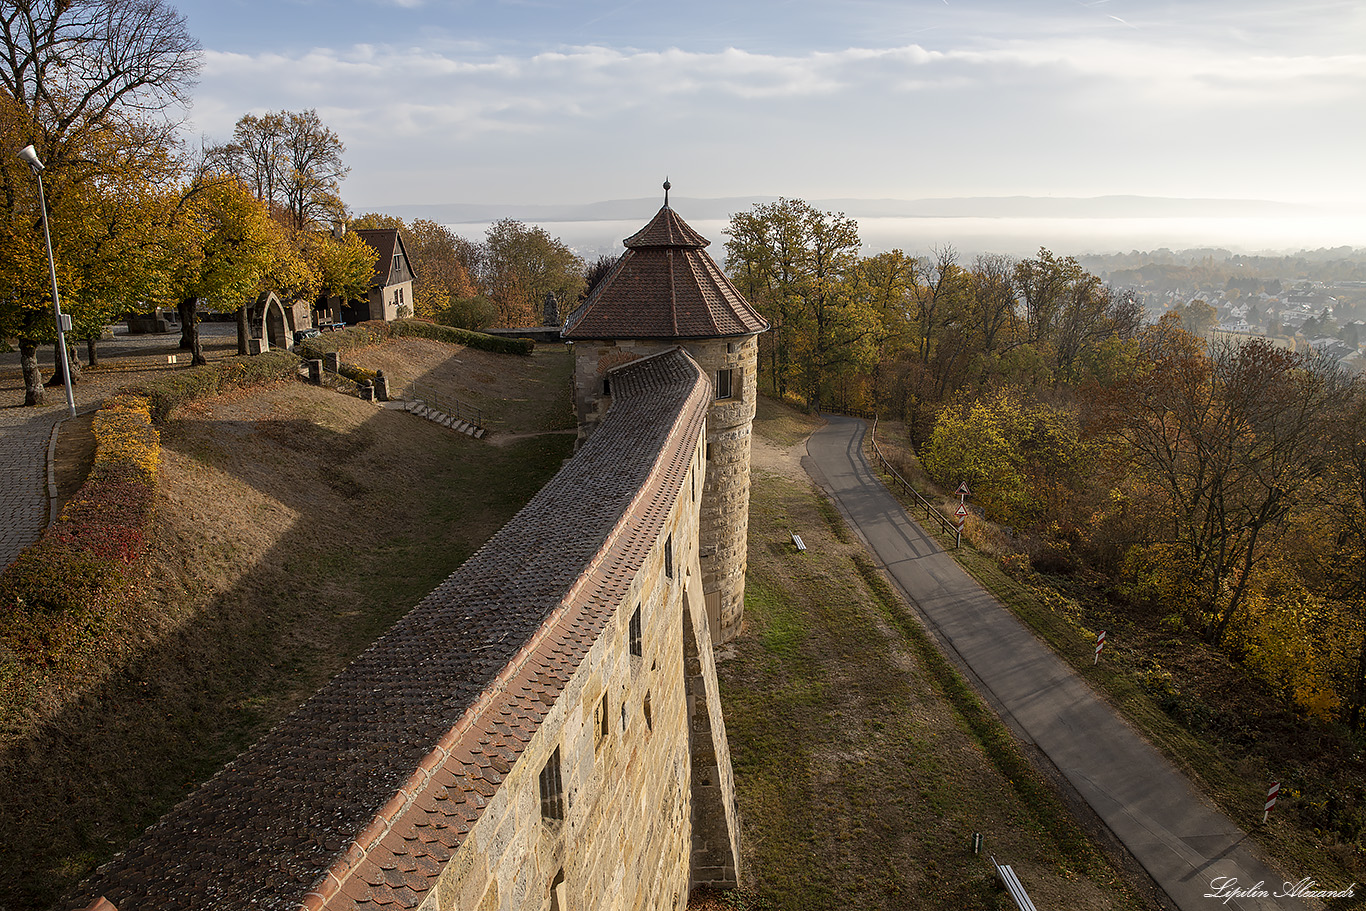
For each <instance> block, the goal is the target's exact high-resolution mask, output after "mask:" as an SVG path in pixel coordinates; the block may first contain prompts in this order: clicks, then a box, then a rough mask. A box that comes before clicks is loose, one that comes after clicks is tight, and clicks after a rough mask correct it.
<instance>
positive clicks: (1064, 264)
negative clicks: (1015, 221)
mask: <svg viewBox="0 0 1366 911" xmlns="http://www.w3.org/2000/svg"><path fill="white" fill-rule="evenodd" d="M1013 278H1014V285H1015V288H1016V290H1017V292H1018V293H1019V296H1020V302H1021V306H1022V311H1023V313H1022V317H1023V320H1022V322H1023V327H1022V328H1023V330H1024V332H1023V335H1024V341H1025V343H1027V344H1029V345H1031V346H1033V347H1034V348H1035V350H1036V351H1038V353H1039V354H1040V355H1041V356H1042V357H1043V359H1044V361H1045V363H1046V364H1047V365H1048V367H1049V369H1050V371H1051V372H1052V379H1053V380H1054V381H1062V382H1072V381H1074V380H1077V379H1079V378H1080V376H1081V373H1082V368H1083V365H1084V364H1085V361H1086V359H1087V355H1088V352H1089V350H1090V349H1092V348H1094V347H1095V346H1096V345H1098V344H1101V343H1102V342H1104V341H1105V340H1107V339H1112V338H1119V339H1126V338H1130V337H1132V336H1133V335H1134V333H1135V332H1136V331H1137V329H1138V327H1139V325H1140V322H1141V320H1140V317H1141V311H1140V310H1139V309H1138V308H1137V306H1136V301H1135V300H1133V299H1132V298H1130V297H1128V296H1124V295H1119V294H1115V293H1114V292H1113V291H1112V290H1111V289H1110V288H1108V287H1107V286H1105V285H1103V284H1102V283H1101V281H1100V279H1099V278H1097V277H1096V276H1094V275H1091V274H1090V273H1089V272H1087V271H1086V270H1085V269H1083V268H1082V267H1081V266H1080V265H1079V264H1078V263H1077V261H1076V260H1075V259H1073V258H1072V257H1070V256H1069V257H1065V258H1058V257H1057V256H1054V255H1053V254H1052V253H1050V252H1049V251H1048V250H1044V249H1040V250H1039V255H1038V257H1036V258H1035V259H1027V260H1022V261H1021V262H1019V263H1016V265H1015V270H1014V276H1013Z"/></svg>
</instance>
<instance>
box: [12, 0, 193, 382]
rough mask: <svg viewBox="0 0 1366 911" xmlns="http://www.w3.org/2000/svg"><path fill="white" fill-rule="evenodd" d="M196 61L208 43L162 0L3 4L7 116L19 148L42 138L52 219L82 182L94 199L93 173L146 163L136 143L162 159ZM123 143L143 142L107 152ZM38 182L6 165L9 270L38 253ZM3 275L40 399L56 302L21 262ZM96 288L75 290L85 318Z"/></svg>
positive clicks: (117, 223)
mask: <svg viewBox="0 0 1366 911" xmlns="http://www.w3.org/2000/svg"><path fill="white" fill-rule="evenodd" d="M198 66H199V45H198V44H197V42H195V41H194V39H193V38H191V37H190V35H189V33H188V31H187V30H186V27H185V21H184V18H183V17H182V16H180V14H179V13H177V12H176V11H175V10H174V9H172V8H171V7H170V6H168V5H166V4H165V3H163V2H161V0H73V2H55V0H47V2H31V3H17V4H8V5H5V6H4V7H2V8H0V105H2V106H3V108H4V110H3V111H0V127H3V135H4V136H5V137H6V140H7V143H6V144H7V145H8V146H9V147H10V148H12V149H18V148H21V147H22V146H25V145H28V144H33V145H34V146H35V147H36V149H37V152H38V156H39V158H40V159H42V160H43V162H44V164H45V165H46V170H45V172H44V179H45V183H46V188H47V190H48V204H49V212H50V214H52V215H53V224H54V225H55V224H56V217H55V216H56V213H58V212H67V211H71V210H70V208H69V203H70V202H72V201H74V200H75V198H76V195H77V194H84V195H83V196H82V197H81V198H82V199H83V200H85V201H87V202H89V201H90V200H92V199H94V198H95V197H94V196H92V195H91V194H92V193H94V192H96V190H95V187H98V184H97V183H94V184H93V185H92V182H96V181H98V180H99V179H101V178H102V177H103V178H105V179H106V189H108V187H109V186H112V185H113V184H114V183H116V182H117V173H116V172H117V171H118V169H119V168H121V167H123V168H126V167H129V166H133V167H134V168H135V170H140V169H141V168H142V167H143V164H144V163H145V160H146V158H145V157H144V156H141V155H138V154H136V153H138V152H141V151H145V152H147V153H148V156H149V157H150V159H151V160H153V161H154V160H155V159H156V158H157V156H159V155H161V154H162V152H163V151H164V150H165V149H167V148H169V147H171V146H172V145H173V142H174V140H173V136H172V127H171V124H170V122H169V119H167V118H163V117H161V116H160V115H162V114H164V113H166V112H169V111H170V110H172V109H174V108H175V107H176V106H177V105H178V104H180V103H182V102H184V101H185V100H186V98H187V93H188V90H189V88H190V86H191V85H193V83H194V78H195V75H196V73H197V71H198ZM120 143H129V144H128V145H126V146H123V145H120ZM118 149H125V150H127V151H129V152H131V153H135V154H133V155H132V157H131V158H130V157H129V156H126V155H116V156H114V157H113V158H111V157H109V153H110V151H111V150H118ZM3 157H4V158H6V159H9V158H12V157H13V156H12V155H6V156H3ZM32 183H33V176H32V174H29V173H27V168H22V169H20V168H15V167H13V166H11V165H9V164H8V162H7V163H6V165H5V166H3V167H0V196H2V197H3V199H4V202H5V209H4V212H5V213H6V215H5V216H4V221H5V224H4V225H3V226H0V232H3V234H4V237H3V238H0V241H2V242H0V246H3V247H5V248H7V249H8V250H9V253H10V255H9V256H7V257H6V260H7V261H6V262H5V264H4V265H5V269H6V270H7V271H8V270H10V269H16V270H19V269H30V268H32V267H33V266H35V265H36V264H37V263H36V262H35V261H34V259H33V257H32V256H31V253H32V252H33V251H34V249H35V247H36V246H37V244H35V243H34V242H33V238H32V235H33V232H34V226H35V225H37V224H39V221H38V218H39V213H38V207H37V205H36V199H35V194H34V192H33V188H32ZM68 197H70V199H69V198H68ZM101 218H103V216H101ZM127 223H128V222H127V219H115V220H114V221H108V220H107V219H106V226H107V228H108V229H109V230H106V235H107V236H110V237H112V235H110V234H109V231H110V230H112V231H113V234H118V235H121V234H122V231H121V226H123V225H126V224H127ZM52 233H53V234H54V235H55V236H54V238H53V242H54V247H56V246H58V245H61V246H62V247H63V249H64V250H67V251H69V250H72V249H75V246H74V245H73V242H72V239H71V238H70V237H69V236H63V235H62V234H60V233H59V232H57V231H54V232H52ZM93 233H98V232H93ZM39 243H41V241H39ZM104 249H105V250H106V251H108V250H110V249H112V245H106V246H105V248H104ZM55 252H56V251H55V250H54V254H55ZM85 252H88V251H85ZM96 258H97V257H96ZM87 261H88V260H87ZM58 270H59V275H58V284H59V285H64V284H65V283H66V282H67V281H68V280H70V279H71V277H72V273H73V271H76V272H79V271H83V270H82V269H80V268H77V269H75V270H73V269H72V268H70V267H66V266H63V265H59V266H58ZM85 271H87V274H92V273H89V271H88V270H85ZM37 274H41V273H37ZM0 281H3V282H4V284H5V286H6V291H7V292H8V293H6V294H4V295H3V301H4V302H3V303H0V311H4V313H3V314H0V323H3V324H5V325H6V326H7V327H8V328H9V331H11V332H12V333H13V335H14V337H16V338H18V340H19V347H20V355H21V358H20V359H21V363H22V364H23V368H24V385H25V401H26V402H27V403H28V404H41V402H42V400H43V388H42V377H41V375H40V374H39V371H38V367H37V359H36V356H35V355H36V346H37V344H38V342H39V341H40V340H43V339H45V338H49V337H51V336H52V334H53V333H54V331H55V330H54V329H53V328H52V327H51V319H50V318H48V319H46V320H44V318H43V314H44V313H50V299H49V298H50V288H43V287H42V285H43V284H44V283H42V282H33V281H30V280H29V278H28V277H27V276H25V275H23V274H20V273H19V272H17V271H16V272H14V273H12V274H6V275H5V276H2V277H0ZM93 299H94V297H93V295H92V296H85V297H82V296H81V295H80V294H74V295H73V296H72V301H71V303H72V307H71V311H72V312H71V315H72V316H73V317H74V318H75V319H76V320H77V322H82V321H88V320H89V319H91V318H93V317H92V315H90V314H85V313H82V312H81V306H82V304H83V301H87V300H93Z"/></svg>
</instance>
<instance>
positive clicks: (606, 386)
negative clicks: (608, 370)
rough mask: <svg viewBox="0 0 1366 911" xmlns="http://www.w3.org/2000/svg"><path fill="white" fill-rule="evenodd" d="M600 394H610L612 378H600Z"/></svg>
mask: <svg viewBox="0 0 1366 911" xmlns="http://www.w3.org/2000/svg"><path fill="white" fill-rule="evenodd" d="M602 394H603V395H611V394H612V378H611V377H610V376H605V377H603V378H602Z"/></svg>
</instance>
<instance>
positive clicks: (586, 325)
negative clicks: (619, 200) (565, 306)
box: [561, 205, 768, 339]
mask: <svg viewBox="0 0 1366 911" xmlns="http://www.w3.org/2000/svg"><path fill="white" fill-rule="evenodd" d="M623 243H624V244H625V245H626V252H625V253H623V254H622V255H621V258H620V259H618V260H617V264H616V266H615V268H613V269H612V271H611V272H610V273H608V275H607V277H606V278H604V279H603V280H602V281H601V282H599V283H598V285H597V287H595V288H594V289H593V293H592V294H590V295H589V296H588V299H587V300H586V301H584V302H583V304H581V305H580V306H579V307H578V309H576V310H575V311H574V312H573V313H571V314H570V315H569V318H568V319H567V320H566V321H565V325H564V329H563V330H562V333H561V334H562V335H563V336H564V337H565V338H567V339H617V338H640V339H644V338H658V339H688V338H729V337H735V336H744V335H753V334H755V333H758V332H763V331H765V330H766V329H768V321H767V320H765V319H764V318H763V317H762V316H760V315H759V312H758V311H757V310H755V309H754V308H753V307H751V306H750V305H749V302H748V301H746V300H745V298H744V296H743V295H741V294H740V292H739V291H738V290H737V289H736V288H735V286H734V285H732V284H731V282H730V279H728V278H726V275H725V273H724V272H722V271H721V268H720V267H719V266H717V265H716V263H715V261H713V260H712V258H711V257H710V256H709V255H708V254H707V252H706V250H705V249H704V248H705V247H706V246H707V245H708V243H709V241H708V240H707V239H706V238H705V237H703V236H702V235H701V234H698V233H697V232H696V231H694V230H693V229H692V228H691V227H690V226H689V225H688V224H687V222H685V221H683V219H681V218H679V217H678V215H677V214H676V213H675V212H674V211H673V210H672V209H670V208H669V207H668V205H665V206H664V207H663V208H662V209H660V210H659V212H658V214H656V215H655V217H654V218H653V219H651V221H650V223H649V224H647V225H646V226H645V227H643V228H641V229H640V230H639V231H637V232H636V233H635V234H633V235H631V236H630V237H628V238H626V240H625V241H624V242H623Z"/></svg>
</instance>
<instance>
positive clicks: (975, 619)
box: [803, 415, 1348, 911]
mask: <svg viewBox="0 0 1366 911" xmlns="http://www.w3.org/2000/svg"><path fill="white" fill-rule="evenodd" d="M827 417H828V419H829V421H830V423H829V425H827V426H826V427H824V428H822V429H821V430H819V431H817V432H816V433H815V434H814V435H812V437H811V438H810V440H808V441H807V453H808V458H807V459H805V460H803V462H804V464H805V465H806V466H807V470H808V471H809V472H810V473H811V475H812V476H813V477H814V478H815V479H816V481H817V483H819V484H820V485H821V486H822V487H823V488H824V489H825V490H826V492H827V493H828V494H829V495H830V496H831V497H832V498H833V499H834V500H835V502H836V503H837V504H838V506H839V507H840V509H841V510H842V512H843V513H844V515H845V516H846V518H848V519H849V520H850V522H851V523H852V524H853V525H854V526H855V527H856V528H857V529H858V530H859V532H860V534H861V535H862V536H863V538H864V540H865V541H866V542H867V544H868V546H869V548H870V549H871V550H872V552H873V554H874V556H876V557H877V559H878V560H879V562H881V563H882V564H883V566H884V567H885V568H886V569H887V571H888V572H889V573H890V574H891V576H892V577H893V578H894V579H895V580H896V582H897V584H898V585H899V586H900V587H901V589H902V591H903V592H904V593H905V594H906V595H907V596H908V597H909V598H910V600H911V601H912V602H913V603H914V604H915V605H916V607H917V608H918V609H919V612H920V614H921V616H922V617H923V618H924V619H925V620H926V622H927V623H928V624H929V625H930V626H931V627H932V628H933V630H934V631H935V632H936V634H937V636H938V638H939V639H940V641H941V643H947V646H948V647H949V648H951V649H952V650H953V651H954V652H956V653H957V655H958V657H960V658H961V659H962V662H963V663H964V664H966V665H967V667H968V668H970V669H971V671H972V673H973V674H974V675H975V676H976V678H977V682H978V683H979V684H980V687H981V688H984V689H985V690H986V692H985V693H984V695H985V696H986V697H987V698H988V699H989V700H990V701H991V702H992V704H993V705H994V706H995V707H996V709H997V711H998V712H1000V713H1001V714H1002V716H1003V717H1004V718H1005V720H1006V722H1007V723H1008V724H1009V725H1010V726H1011V727H1012V728H1013V729H1014V730H1015V732H1016V734H1017V735H1018V736H1020V737H1022V738H1023V739H1025V740H1026V741H1027V742H1029V743H1032V744H1034V745H1035V746H1036V747H1038V749H1039V750H1041V751H1042V752H1043V753H1044V755H1046V756H1047V757H1048V758H1049V759H1050V760H1051V761H1052V762H1053V764H1054V765H1055V766H1056V767H1057V768H1058V770H1059V771H1060V772H1061V773H1062V774H1063V775H1064V776H1065V777H1066V778H1067V780H1068V781H1069V782H1070V783H1071V785H1072V787H1074V788H1075V789H1076V791H1077V793H1078V794H1079V795H1081V797H1082V798H1084V799H1085V800H1086V801H1087V802H1088V803H1089V804H1090V805H1091V807H1092V808H1093V809H1094V810H1095V811H1096V814H1097V815H1098V816H1099V817H1100V818H1101V819H1102V820H1103V821H1104V822H1105V824H1106V825H1107V826H1109V827H1110V829H1111V831H1113V832H1114V834H1115V835H1116V836H1117V837H1118V838H1119V840H1120V841H1121V842H1123V843H1124V845H1125V846H1126V847H1127V848H1128V849H1129V852H1130V853H1131V854H1132V855H1133V856H1134V858H1135V859H1137V861H1138V862H1139V863H1140V864H1142V866H1143V867H1144V869H1146V870H1147V871H1148V873H1149V875H1151V876H1152V878H1153V879H1154V880H1155V881H1156V882H1157V884H1158V885H1159V886H1160V887H1161V888H1162V889H1163V890H1164V891H1165V892H1166V893H1167V895H1168V896H1169V897H1170V898H1171V900H1172V902H1173V903H1174V904H1175V905H1176V906H1177V907H1178V908H1180V909H1182V911H1216V909H1218V908H1238V909H1245V911H1251V909H1257V911H1270V909H1292V908H1294V909H1300V908H1305V907H1307V906H1306V904H1305V903H1304V901H1303V900H1299V899H1292V898H1276V897H1275V894H1276V893H1277V892H1280V891H1284V890H1285V885H1284V884H1285V881H1286V879H1287V877H1285V876H1283V875H1281V874H1280V873H1279V872H1276V871H1273V870H1272V869H1271V868H1269V867H1268V866H1267V865H1266V864H1265V863H1264V862H1262V861H1261V860H1259V859H1258V858H1257V857H1255V856H1254V855H1253V853H1252V851H1251V850H1250V846H1251V842H1250V839H1248V836H1247V834H1246V833H1245V832H1243V831H1242V830H1241V829H1239V828H1238V827H1237V826H1236V825H1234V823H1233V822H1232V821H1231V820H1230V819H1228V817H1226V816H1224V815H1223V814H1222V813H1220V812H1218V811H1217V810H1215V809H1214V808H1213V807H1212V806H1210V804H1208V803H1207V802H1206V801H1205V800H1204V798H1203V797H1201V796H1200V795H1199V794H1198V793H1197V792H1196V790H1195V789H1194V788H1193V787H1192V785H1191V783H1190V781H1189V780H1188V779H1187V778H1186V777H1185V776H1184V775H1183V774H1181V773H1180V772H1179V771H1178V770H1177V769H1176V768H1175V767H1174V766H1173V765H1172V764H1171V763H1169V762H1168V761H1167V760H1166V759H1165V758H1163V757H1162V756H1161V755H1160V754H1159V753H1158V752H1157V751H1156V750H1155V749H1153V747H1151V746H1149V745H1148V743H1147V742H1146V741H1144V740H1143V739H1142V738H1141V737H1139V736H1138V735H1137V734H1136V733H1134V731H1133V730H1132V729H1131V728H1130V727H1129V726H1128V725H1127V724H1125V722H1123V721H1122V720H1120V718H1119V717H1118V716H1117V715H1116V714H1115V712H1114V711H1113V710H1112V709H1111V708H1110V707H1109V706H1108V705H1107V704H1106V703H1105V702H1104V701H1102V700H1101V699H1100V698H1099V697H1097V696H1096V694H1095V693H1094V692H1093V691H1092V690H1091V689H1090V687H1089V686H1087V684H1086V683H1084V682H1083V681H1082V680H1081V679H1080V678H1078V677H1077V676H1076V675H1075V674H1074V673H1073V672H1072V670H1071V669H1070V668H1069V667H1068V666H1067V665H1066V664H1064V663H1063V662H1062V660H1061V659H1059V658H1058V657H1057V656H1055V655H1054V654H1053V652H1052V651H1051V650H1050V649H1049V648H1048V647H1047V646H1045V645H1043V644H1042V643H1041V642H1040V641H1039V640H1037V639H1035V638H1034V636H1033V635H1032V634H1031V633H1030V632H1029V631H1028V630H1026V629H1025V627H1024V626H1023V625H1022V624H1021V623H1020V622H1019V621H1018V620H1016V619H1015V617H1014V615H1012V614H1011V613H1010V612H1009V611H1007V610H1006V609H1005V608H1003V607H1001V605H1000V604H998V603H997V602H996V600H995V599H994V598H992V597H991V596H990V595H989V594H987V592H986V591H985V590H984V589H982V588H981V587H980V586H979V585H978V584H977V583H976V582H975V581H974V580H973V579H972V578H971V577H970V576H968V575H967V574H966V573H964V572H963V571H962V570H961V569H959V567H958V564H957V563H956V562H954V560H953V558H952V557H951V556H949V555H948V554H946V553H944V551H943V550H942V549H941V548H940V547H939V545H938V544H937V543H936V542H935V541H934V540H933V539H932V538H930V537H929V536H928V535H926V534H925V532H924V531H923V530H922V529H921V528H920V526H919V525H917V524H916V523H915V522H914V521H912V520H911V519H910V518H908V517H907V515H906V512H905V511H904V510H903V509H902V508H901V505H900V504H899V503H898V502H897V500H896V499H895V498H894V497H893V496H892V495H891V493H889V492H888V490H887V488H886V487H885V486H883V484H882V482H881V481H880V480H879V479H878V478H877V476H876V475H875V474H873V472H872V470H871V469H870V468H869V467H868V463H867V462H866V461H865V460H864V458H863V451H862V445H863V436H864V432H865V430H866V425H865V424H864V423H863V422H862V421H859V420H856V419H853V418H841V417H835V416H829V415H827ZM1008 860H1009V858H1002V861H1004V862H1008ZM1287 872H1289V873H1293V872H1294V871H1287ZM1230 877H1231V878H1236V880H1237V887H1238V888H1241V889H1252V887H1257V886H1258V883H1262V884H1263V885H1262V886H1260V888H1259V889H1255V890H1253V891H1262V892H1265V893H1266V897H1248V898H1229V899H1228V900H1227V901H1225V897H1224V896H1221V897H1220V898H1211V897H1207V896H1208V895H1210V894H1211V893H1212V891H1213V889H1214V887H1213V886H1212V885H1211V884H1212V883H1215V882H1216V881H1219V880H1225V881H1227V880H1226V879H1225V878H1230ZM1300 878H1301V877H1300V876H1298V875H1296V876H1294V877H1292V878H1291V881H1292V882H1294V881H1298V880H1299V879H1300ZM1347 885H1348V884H1347V883H1342V884H1335V883H1322V884H1319V885H1318V886H1317V888H1319V889H1343V888H1346V887H1347ZM1027 887H1028V886H1027V884H1026V888H1027Z"/></svg>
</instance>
